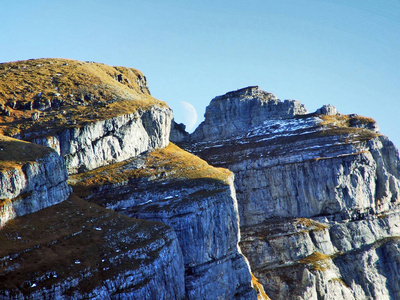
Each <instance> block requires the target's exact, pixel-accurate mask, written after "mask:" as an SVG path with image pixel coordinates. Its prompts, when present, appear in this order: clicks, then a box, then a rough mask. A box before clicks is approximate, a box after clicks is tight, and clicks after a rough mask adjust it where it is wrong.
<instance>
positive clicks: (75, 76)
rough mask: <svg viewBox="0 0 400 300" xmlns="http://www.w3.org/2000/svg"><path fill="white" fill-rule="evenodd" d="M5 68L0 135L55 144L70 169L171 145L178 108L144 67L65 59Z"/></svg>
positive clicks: (1, 85) (1, 73)
mask: <svg viewBox="0 0 400 300" xmlns="http://www.w3.org/2000/svg"><path fill="white" fill-rule="evenodd" d="M0 66H1V67H0V76H2V77H1V78H3V79H2V81H1V82H0V108H4V109H6V110H7V112H8V113H7V114H4V113H3V114H0V134H4V135H7V136H12V137H16V138H19V139H23V140H27V141H32V142H35V143H38V144H40V145H45V146H49V147H51V148H53V149H55V150H56V151H57V153H59V154H60V155H61V156H63V157H64V158H65V162H66V166H67V169H68V172H69V173H70V174H75V173H78V172H84V171H87V170H92V169H94V168H97V167H100V166H104V165H107V164H109V163H113V162H119V161H122V160H125V159H128V158H130V157H134V156H136V155H138V154H140V153H143V152H145V151H149V150H153V149H158V148H163V147H165V146H167V145H168V142H169V133H170V126H171V121H172V110H171V109H170V108H169V107H168V106H167V105H166V103H164V102H162V101H159V100H157V99H154V98H153V97H151V95H150V92H149V89H148V87H147V83H146V78H145V76H143V74H142V73H141V72H140V71H138V70H135V69H132V68H124V67H111V66H107V65H104V64H100V63H93V62H80V61H75V60H67V59H39V60H28V61H19V62H14V63H5V64H1V65H0ZM9 124H12V125H11V126H10V125H9Z"/></svg>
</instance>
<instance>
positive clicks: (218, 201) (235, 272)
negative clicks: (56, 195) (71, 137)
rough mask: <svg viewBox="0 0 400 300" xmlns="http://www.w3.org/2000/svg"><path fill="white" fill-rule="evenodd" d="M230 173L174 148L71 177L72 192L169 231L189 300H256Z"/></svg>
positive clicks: (170, 147)
mask: <svg viewBox="0 0 400 300" xmlns="http://www.w3.org/2000/svg"><path fill="white" fill-rule="evenodd" d="M232 181H233V178H232V174H231V173H230V172H228V171H226V170H218V169H216V168H213V167H211V166H209V165H208V164H207V163H205V162H204V161H202V160H200V159H199V158H197V157H195V156H193V155H191V154H189V153H187V152H185V151H182V150H180V149H179V148H178V147H176V146H174V145H169V146H168V147H167V148H165V149H162V150H157V151H154V152H152V153H149V154H148V155H146V156H140V157H138V158H135V159H132V160H129V161H126V162H123V163H120V164H116V165H115V166H109V167H106V168H100V169H97V170H94V171H92V172H88V173H86V174H78V175H75V176H72V177H71V181H70V182H71V184H72V185H73V186H74V190H75V191H76V192H77V193H78V194H80V195H82V196H84V197H85V198H86V199H87V200H89V201H93V202H95V203H97V204H100V205H102V206H104V207H106V208H111V209H113V210H115V211H118V212H121V213H123V214H126V215H128V216H130V217H133V218H140V219H147V220H154V221H161V222H162V223H165V224H167V225H169V226H171V228H173V229H174V231H175V232H176V234H177V237H178V240H179V244H180V247H181V249H182V253H183V257H184V264H185V282H186V296H187V297H188V298H189V299H256V298H257V296H256V293H255V291H254V290H253V289H252V287H251V284H250V282H251V275H250V271H249V267H248V265H247V264H246V262H245V259H244V257H243V256H242V254H241V252H240V249H239V247H238V241H239V237H240V236H239V234H238V232H239V228H238V226H239V224H238V211H237V203H236V196H235V190H234V188H233V182H232Z"/></svg>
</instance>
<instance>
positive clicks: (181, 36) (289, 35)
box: [0, 0, 400, 146]
mask: <svg viewBox="0 0 400 300" xmlns="http://www.w3.org/2000/svg"><path fill="white" fill-rule="evenodd" d="M0 19H1V22H2V26H1V29H0V33H1V39H0V62H7V61H15V60H22V59H29V58H40V57H63V58H72V59H78V60H90V61H98V62H103V63H106V64H110V65H123V66H128V67H134V68H137V69H140V70H141V71H142V72H143V73H144V74H145V75H146V76H147V80H148V83H149V87H150V91H151V92H152V95H153V96H154V97H156V98H158V99H161V100H164V101H166V102H167V103H168V104H169V105H170V106H171V107H172V108H173V109H174V111H175V112H176V119H177V121H183V120H184V118H183V116H182V114H181V112H182V110H183V109H182V107H183V106H182V104H181V102H182V101H185V102H189V103H191V104H192V105H193V106H194V107H195V108H196V110H197V112H198V115H199V119H198V121H197V123H199V122H200V121H202V116H203V114H204V111H205V107H206V106H207V105H208V104H209V102H210V101H211V99H212V98H213V97H215V96H217V95H221V94H224V93H226V92H228V91H231V90H236V89H239V88H242V87H245V86H249V85H259V86H260V88H261V89H263V90H266V91H268V92H272V93H274V94H275V95H276V96H277V97H278V98H280V99H282V100H283V99H298V100H300V101H301V102H302V103H304V104H305V105H306V107H307V108H308V110H309V111H314V110H316V109H317V108H319V107H321V106H322V105H323V104H332V105H335V106H336V107H337V108H338V110H339V111H340V112H342V113H346V114H349V113H358V114H360V115H364V116H369V117H372V118H374V119H375V120H377V121H378V123H379V126H380V130H381V132H382V133H383V134H385V135H387V136H389V138H391V139H392V140H393V141H394V142H395V144H396V145H397V146H400V116H399V113H400V101H399V100H400V99H399V95H400V1H398V0H384V1H376V0H373V1H372V0H350V1H349V0H318V1H317V0H279V1H278V0H274V1H271V0H247V1H239V0H237V1H235V0H231V1H225V0H224V1H222V0H221V1H219V0H216V1H208V0H203V1H197V0H194V1H183V0H182V1H161V0H147V1H135V0H134V1H122V0H118V1H102V0H97V1H95V0H92V1H74V0H70V1H57V0H52V1H40V0H35V1H26V0H25V1H24V0H18V1H1V11H0ZM192 118H193V116H192Z"/></svg>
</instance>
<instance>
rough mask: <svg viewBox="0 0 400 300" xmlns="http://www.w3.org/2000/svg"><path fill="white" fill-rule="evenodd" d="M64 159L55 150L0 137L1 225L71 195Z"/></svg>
mask: <svg viewBox="0 0 400 300" xmlns="http://www.w3.org/2000/svg"><path fill="white" fill-rule="evenodd" d="M67 179H68V174H67V171H66V169H65V164H64V160H63V159H62V158H61V157H60V156H59V155H58V154H57V153H56V152H55V151H53V150H51V149H49V148H47V147H42V146H38V145H35V144H32V143H28V142H23V141H19V140H16V139H12V138H8V137H5V136H0V228H1V227H3V226H4V224H5V223H6V222H7V221H9V220H11V219H14V218H15V217H17V216H22V215H25V214H29V213H33V212H36V211H38V210H40V209H43V208H45V207H48V206H51V205H55V204H57V203H60V202H62V201H64V200H66V199H67V198H68V196H69V195H70V193H71V188H70V187H69V186H68V185H67Z"/></svg>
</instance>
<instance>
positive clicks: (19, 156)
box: [0, 135, 53, 171]
mask: <svg viewBox="0 0 400 300" xmlns="http://www.w3.org/2000/svg"><path fill="white" fill-rule="evenodd" d="M52 151H53V150H51V149H50V148H47V147H43V146H39V145H36V144H32V143H29V142H25V141H21V140H17V139H13V138H10V137H6V136H2V135H0V171H3V170H10V169H14V168H20V167H21V166H22V165H24V164H25V163H27V162H34V161H37V160H38V159H41V158H43V157H45V156H46V155H49V154H50V153H51V152H52Z"/></svg>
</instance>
